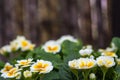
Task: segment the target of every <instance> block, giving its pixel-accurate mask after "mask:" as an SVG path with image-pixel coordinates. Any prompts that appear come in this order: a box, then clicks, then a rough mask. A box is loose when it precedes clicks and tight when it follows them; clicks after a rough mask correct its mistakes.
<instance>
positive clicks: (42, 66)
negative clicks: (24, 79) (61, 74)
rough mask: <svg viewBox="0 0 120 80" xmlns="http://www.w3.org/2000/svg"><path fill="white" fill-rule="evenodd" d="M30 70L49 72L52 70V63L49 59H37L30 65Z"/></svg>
mask: <svg viewBox="0 0 120 80" xmlns="http://www.w3.org/2000/svg"><path fill="white" fill-rule="evenodd" d="M30 69H31V72H38V73H39V74H41V73H49V72H50V71H52V70H53V65H52V63H51V62H50V61H44V60H37V62H36V63H34V64H33V65H32V66H31V67H30Z"/></svg>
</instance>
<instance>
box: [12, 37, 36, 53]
mask: <svg viewBox="0 0 120 80" xmlns="http://www.w3.org/2000/svg"><path fill="white" fill-rule="evenodd" d="M10 46H11V48H12V50H13V51H16V50H18V49H21V50H22V51H26V50H33V49H34V47H35V45H34V44H32V43H31V42H30V41H29V40H27V39H26V38H25V37H24V36H17V38H16V39H15V40H13V41H12V42H11V43H10Z"/></svg>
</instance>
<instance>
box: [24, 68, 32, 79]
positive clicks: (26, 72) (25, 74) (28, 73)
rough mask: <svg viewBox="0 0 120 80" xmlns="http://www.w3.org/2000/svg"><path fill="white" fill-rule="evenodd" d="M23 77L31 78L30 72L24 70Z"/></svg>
mask: <svg viewBox="0 0 120 80" xmlns="http://www.w3.org/2000/svg"><path fill="white" fill-rule="evenodd" d="M23 75H24V77H25V78H28V77H32V72H31V71H28V70H26V71H24V72H23Z"/></svg>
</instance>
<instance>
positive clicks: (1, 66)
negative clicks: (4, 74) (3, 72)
mask: <svg viewBox="0 0 120 80" xmlns="http://www.w3.org/2000/svg"><path fill="white" fill-rule="evenodd" d="M4 65H5V63H4V62H3V61H0V69H1V68H3V67H4Z"/></svg>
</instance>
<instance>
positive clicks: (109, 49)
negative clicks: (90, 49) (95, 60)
mask: <svg viewBox="0 0 120 80" xmlns="http://www.w3.org/2000/svg"><path fill="white" fill-rule="evenodd" d="M116 49H117V47H116V46H115V44H114V43H111V47H107V48H106V50H107V51H115V50H116Z"/></svg>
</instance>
